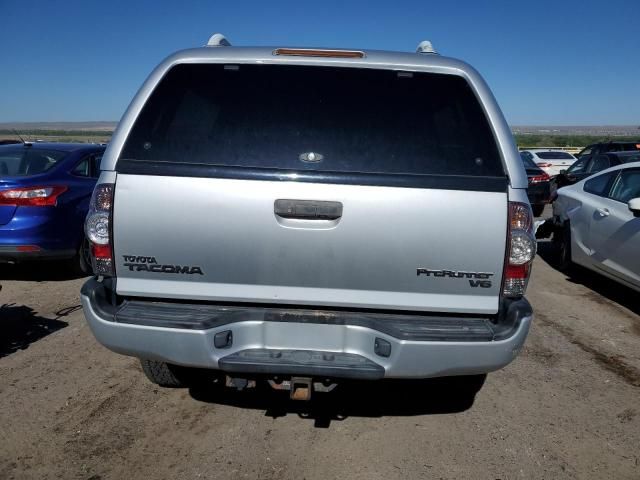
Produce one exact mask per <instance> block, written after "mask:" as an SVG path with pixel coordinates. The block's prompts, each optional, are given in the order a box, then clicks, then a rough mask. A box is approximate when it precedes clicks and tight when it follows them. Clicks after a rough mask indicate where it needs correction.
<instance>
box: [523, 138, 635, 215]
mask: <svg viewBox="0 0 640 480" xmlns="http://www.w3.org/2000/svg"><path fill="white" fill-rule="evenodd" d="M520 157H521V158H522V161H523V163H524V165H525V169H526V170H527V175H528V176H529V189H528V194H529V195H528V196H529V202H530V203H531V207H532V209H533V212H534V214H535V216H536V217H537V216H540V215H541V214H542V212H543V210H544V206H545V204H547V203H551V202H552V201H553V199H554V198H555V191H556V190H557V189H559V188H562V187H566V186H568V185H573V184H575V183H577V182H579V181H581V180H583V179H585V178H587V177H590V176H591V175H594V174H596V173H598V172H601V171H603V170H605V169H607V168H609V167H613V166H616V165H621V164H624V163H630V162H637V161H640V141H638V142H600V143H594V144H592V145H589V146H587V147H585V148H583V149H582V150H581V151H580V152H579V153H578V154H577V155H576V156H575V157H574V156H573V155H571V154H570V153H567V152H564V151H562V150H554V149H548V148H544V149H542V148H533V149H526V150H521V151H520ZM538 170H540V171H542V172H543V173H545V174H546V177H543V176H541V174H540V172H539V171H538ZM547 184H548V185H547ZM547 192H548V193H549V194H548V195H547V194H546V193H547Z"/></svg>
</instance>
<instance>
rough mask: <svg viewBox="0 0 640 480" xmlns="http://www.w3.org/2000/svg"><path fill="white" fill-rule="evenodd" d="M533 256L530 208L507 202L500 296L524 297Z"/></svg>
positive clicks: (533, 240) (522, 204) (534, 251)
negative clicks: (507, 224) (507, 223)
mask: <svg viewBox="0 0 640 480" xmlns="http://www.w3.org/2000/svg"><path fill="white" fill-rule="evenodd" d="M535 255H536V239H535V237H534V235H533V214H532V213H531V207H530V206H529V205H527V204H526V203H519V202H509V234H508V237H507V255H506V258H505V265H504V274H503V278H502V294H503V295H504V296H505V297H510V298H514V297H515V298H517V297H522V296H523V295H524V293H525V291H526V290H527V283H528V282H529V275H530V274H531V263H532V262H533V258H534V257H535Z"/></svg>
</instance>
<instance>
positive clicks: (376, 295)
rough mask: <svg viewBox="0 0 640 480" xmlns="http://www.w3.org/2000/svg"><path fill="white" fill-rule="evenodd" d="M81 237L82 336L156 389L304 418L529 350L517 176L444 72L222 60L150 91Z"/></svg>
mask: <svg viewBox="0 0 640 480" xmlns="http://www.w3.org/2000/svg"><path fill="white" fill-rule="evenodd" d="M101 168H102V173H101V176H100V179H99V181H98V184H97V186H96V189H95V191H94V195H93V199H92V203H91V210H90V212H89V214H88V216H87V220H86V226H85V231H86V236H87V238H88V239H89V241H90V243H91V252H92V257H93V267H94V271H95V273H96V277H94V278H92V279H90V280H89V281H88V282H87V283H86V284H85V285H84V287H83V288H82V304H83V307H84V313H85V316H86V319H87V321H88V323H89V325H90V327H91V329H92V331H93V333H94V334H95V336H96V338H97V339H98V341H99V342H101V343H102V344H103V345H105V346H106V347H108V348H109V349H111V350H113V351H115V352H118V353H121V354H124V355H132V356H135V357H138V358H140V359H141V361H142V366H143V370H144V371H145V373H146V374H147V376H148V377H149V378H150V379H151V380H152V381H154V382H156V383H158V384H160V385H164V386H179V385H182V384H184V382H185V378H187V377H188V375H187V374H188V373H189V372H190V371H194V370H195V369H197V370H200V369H209V370H211V371H215V372H217V373H219V374H221V375H224V377H225V378H226V380H227V383H228V384H229V385H234V386H237V387H242V386H245V385H252V384H253V383H254V382H255V380H269V381H270V383H271V384H272V385H273V386H275V387H277V388H280V389H290V390H291V395H292V397H293V398H308V397H309V395H310V392H311V391H312V390H313V389H314V388H317V389H321V388H323V387H326V386H327V385H334V384H335V382H337V380H338V379H345V378H348V379H368V380H374V379H382V378H426V377H438V376H454V375H456V376H474V375H483V374H485V373H487V372H490V371H493V370H496V369H499V368H501V367H504V366H505V365H507V364H508V363H509V362H511V361H512V360H513V359H514V358H515V357H516V355H517V354H518V352H519V351H520V349H521V348H522V345H523V343H524V341H525V338H526V336H527V333H528V330H529V326H530V323H531V321H532V316H533V315H532V310H531V307H530V305H529V303H528V302H527V301H526V300H525V299H524V297H523V296H524V293H525V289H526V286H527V281H528V278H529V274H530V269H531V262H532V260H533V257H534V255H535V238H534V237H533V234H532V214H531V209H530V206H529V203H528V200H527V176H526V174H525V171H524V168H523V166H522V162H521V161H520V157H519V155H518V151H517V149H516V147H515V145H514V142H513V138H512V135H511V131H510V129H509V127H508V126H507V124H506V122H505V120H504V118H503V116H502V113H501V111H500V109H499V107H498V105H497V104H496V101H495V99H494V98H493V96H492V94H491V92H490V90H489V88H488V87H487V85H486V84H485V82H484V81H483V80H482V78H481V77H480V75H479V74H478V73H477V72H476V71H475V70H474V69H473V68H472V67H470V66H469V65H467V64H466V63H464V62H461V61H459V60H454V59H451V58H446V57H443V56H440V55H438V54H437V53H436V52H434V50H433V49H432V48H431V45H430V44H429V43H428V42H423V43H422V44H421V45H420V46H419V47H418V50H417V52H416V53H398V52H384V51H373V50H343V49H311V48H281V47H273V48H263V47H261V48H246V47H233V46H231V45H230V44H229V42H228V41H227V40H226V39H225V38H224V37H223V36H221V35H219V34H216V35H214V36H213V37H212V38H211V39H210V41H209V43H208V44H207V45H206V46H204V47H202V48H195V49H190V50H184V51H180V52H177V53H175V54H173V55H171V56H169V57H168V58H167V59H165V60H164V61H163V62H162V63H161V64H160V65H159V66H158V67H157V68H156V69H155V70H154V71H153V72H152V73H151V75H150V76H149V78H148V79H147V80H146V82H145V83H144V84H143V85H142V88H141V89H140V90H139V92H138V93H137V94H136V96H135V98H134V99H133V101H132V102H131V104H130V106H129V108H128V110H127V111H126V113H125V114H124V116H123V118H122V120H121V121H120V123H119V125H118V127H117V129H116V131H115V133H114V135H113V139H112V141H111V142H110V143H109V146H108V148H107V150H106V152H105V155H104V157H103V159H102V165H101Z"/></svg>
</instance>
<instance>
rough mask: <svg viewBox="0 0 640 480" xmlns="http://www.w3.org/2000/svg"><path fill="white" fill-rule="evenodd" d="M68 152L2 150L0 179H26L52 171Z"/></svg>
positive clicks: (25, 148) (0, 152)
mask: <svg viewBox="0 0 640 480" xmlns="http://www.w3.org/2000/svg"><path fill="white" fill-rule="evenodd" d="M66 155H67V152H59V151H57V150H41V149H39V148H36V149H34V148H31V147H23V146H22V145H20V146H11V147H2V148H0V177H25V176H29V175H37V174H39V173H44V172H46V171H47V170H49V169H51V168H52V167H53V166H54V165H55V164H57V163H58V162H59V161H60V160H62V159H63V158H64V157H65V156H66Z"/></svg>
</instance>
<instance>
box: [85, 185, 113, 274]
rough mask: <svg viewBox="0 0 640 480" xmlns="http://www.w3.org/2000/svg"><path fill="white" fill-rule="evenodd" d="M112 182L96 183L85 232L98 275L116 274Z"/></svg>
mask: <svg viewBox="0 0 640 480" xmlns="http://www.w3.org/2000/svg"><path fill="white" fill-rule="evenodd" d="M113 188H114V185H113V184H112V183H101V184H99V185H96V188H95V189H94V190H93V195H92V196H91V203H90V205H89V213H88V214H87V219H86V220H85V223H84V232H85V235H86V237H87V239H88V240H89V243H90V244H91V262H92V264H93V271H94V273H96V274H97V275H109V276H113V275H115V270H114V267H113V246H112V244H111V213H112V207H113Z"/></svg>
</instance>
